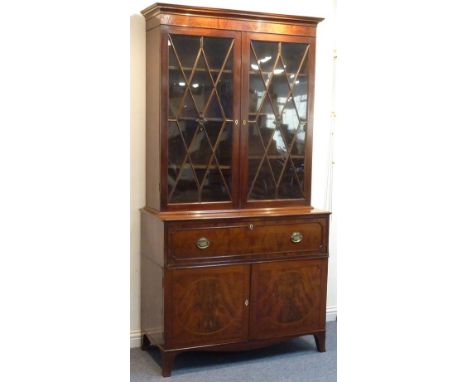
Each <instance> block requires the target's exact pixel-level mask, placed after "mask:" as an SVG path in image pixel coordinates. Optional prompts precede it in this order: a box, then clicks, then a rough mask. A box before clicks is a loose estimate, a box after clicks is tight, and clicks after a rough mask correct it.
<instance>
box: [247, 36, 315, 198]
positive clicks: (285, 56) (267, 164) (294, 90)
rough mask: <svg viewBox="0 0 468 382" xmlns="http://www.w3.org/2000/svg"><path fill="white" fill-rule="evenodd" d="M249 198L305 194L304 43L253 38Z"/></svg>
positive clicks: (306, 47)
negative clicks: (256, 39) (254, 39)
mask: <svg viewBox="0 0 468 382" xmlns="http://www.w3.org/2000/svg"><path fill="white" fill-rule="evenodd" d="M250 53H251V54H250V73H249V95H250V100H249V149H248V150H249V152H248V156H249V158H248V159H249V160H248V163H249V168H248V171H249V174H248V175H249V177H248V178H249V191H248V192H249V194H248V199H249V200H266V199H300V198H304V187H303V182H304V147H305V140H306V122H307V86H308V82H307V80H308V78H307V54H308V45H307V44H297V43H285V42H263V41H252V42H251V52H250Z"/></svg>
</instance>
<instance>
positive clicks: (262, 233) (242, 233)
mask: <svg viewBox="0 0 468 382" xmlns="http://www.w3.org/2000/svg"><path fill="white" fill-rule="evenodd" d="M327 235H328V220H327V219H314V220H311V219H291V220H280V221H278V220H271V221H270V220H262V221H243V222H237V223H226V224H220V223H217V224H211V225H199V224H198V225H197V224H193V225H188V226H187V225H185V226H183V227H178V226H175V227H171V228H169V246H168V253H169V256H170V258H172V259H173V260H175V261H177V260H181V259H185V260H189V259H199V258H218V259H220V258H222V257H223V256H224V257H232V256H245V255H249V254H274V253H278V254H281V253H294V252H326V243H327Z"/></svg>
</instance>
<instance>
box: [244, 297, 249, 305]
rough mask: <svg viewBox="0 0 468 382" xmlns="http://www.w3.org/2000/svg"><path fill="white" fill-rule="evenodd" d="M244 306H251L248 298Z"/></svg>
mask: <svg viewBox="0 0 468 382" xmlns="http://www.w3.org/2000/svg"><path fill="white" fill-rule="evenodd" d="M244 304H245V306H249V299H248V298H246V299H245V301H244Z"/></svg>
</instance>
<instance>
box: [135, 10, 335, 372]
mask: <svg viewBox="0 0 468 382" xmlns="http://www.w3.org/2000/svg"><path fill="white" fill-rule="evenodd" d="M143 14H144V15H145V17H146V23H147V39H146V41H147V45H146V49H147V54H146V57H147V65H146V81H147V84H146V88H147V96H146V102H147V127H146V184H147V187H146V207H145V208H144V209H142V211H141V212H142V237H141V240H142V262H141V263H142V272H141V277H142V280H141V288H142V291H141V296H142V303H141V307H142V308H141V309H142V310H141V317H142V320H141V327H142V332H143V334H144V335H143V343H142V347H143V348H144V349H147V348H149V347H151V346H157V347H158V348H159V349H160V351H161V357H162V374H163V376H170V374H171V370H172V367H173V363H174V358H175V357H176V355H177V354H179V353H180V352H183V351H186V350H244V349H254V348H258V347H262V346H267V345H270V344H272V343H276V342H279V341H285V340H288V339H290V338H293V337H297V336H300V335H305V334H311V335H314V336H315V338H316V341H317V346H318V349H319V351H324V350H325V348H324V341H325V299H326V290H327V264H328V236H329V234H328V227H329V215H330V213H329V212H327V211H320V210H317V209H315V208H313V207H311V206H310V200H311V197H310V195H311V189H310V181H311V168H312V121H313V102H314V93H313V88H314V76H315V35H316V33H315V32H316V26H317V24H318V23H319V22H320V21H321V20H322V19H320V18H314V17H304V16H288V15H276V14H271V13H260V12H244V11H236V10H223V9H215V8H204V7H185V6H181V5H170V4H155V5H152V6H151V7H148V8H147V9H145V10H144V11H143ZM156 328H162V335H160V334H158V333H160V329H158V330H156Z"/></svg>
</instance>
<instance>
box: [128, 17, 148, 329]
mask: <svg viewBox="0 0 468 382" xmlns="http://www.w3.org/2000/svg"><path fill="white" fill-rule="evenodd" d="M130 28H131V36H130V44H131V62H130V72H131V73H130V75H131V85H130V86H131V88H130V97H131V104H130V195H131V196H130V197H131V200H130V330H131V333H133V335H134V337H137V336H138V335H139V329H140V214H139V209H140V208H141V207H144V205H145V110H146V109H145V103H146V102H145V101H146V96H145V79H146V78H145V70H146V64H145V60H146V55H145V48H146V39H145V19H144V17H143V16H142V15H133V16H132V17H131V19H130Z"/></svg>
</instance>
